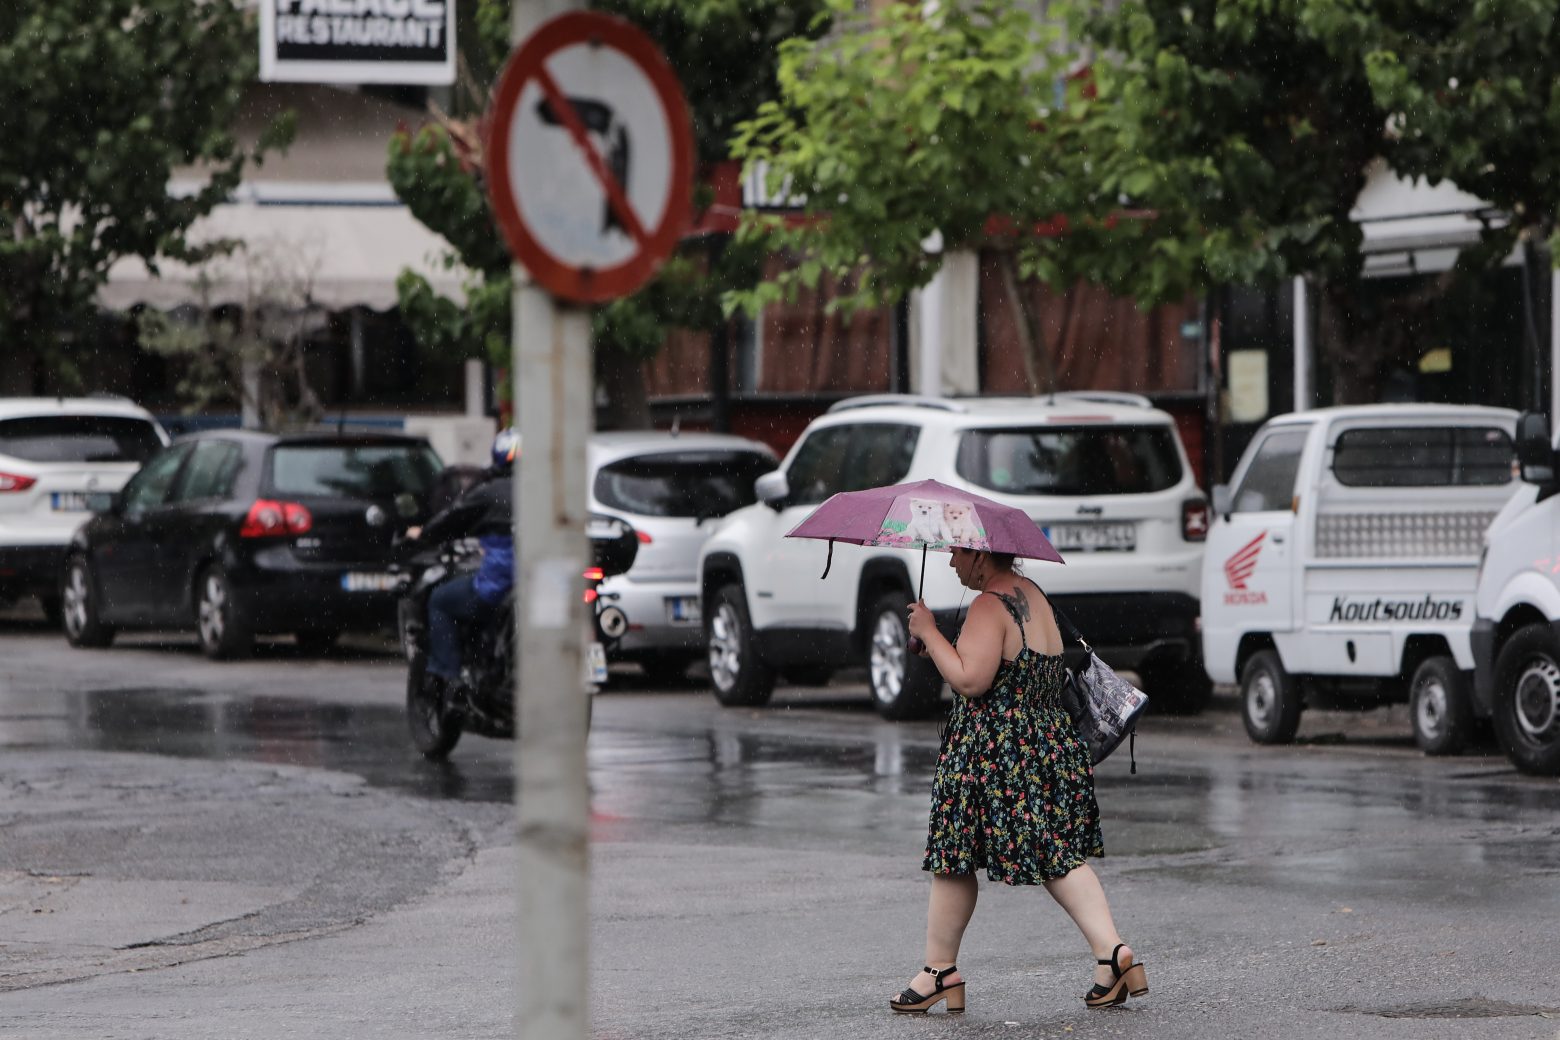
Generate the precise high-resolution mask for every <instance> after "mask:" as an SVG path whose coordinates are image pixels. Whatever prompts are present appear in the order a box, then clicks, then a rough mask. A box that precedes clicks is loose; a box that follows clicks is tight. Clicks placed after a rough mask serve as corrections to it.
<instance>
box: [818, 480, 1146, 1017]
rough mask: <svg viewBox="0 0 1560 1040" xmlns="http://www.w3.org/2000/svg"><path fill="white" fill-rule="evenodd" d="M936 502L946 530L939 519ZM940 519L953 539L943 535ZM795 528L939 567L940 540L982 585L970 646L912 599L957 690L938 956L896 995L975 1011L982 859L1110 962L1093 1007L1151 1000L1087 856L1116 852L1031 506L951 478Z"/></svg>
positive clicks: (938, 776)
mask: <svg viewBox="0 0 1560 1040" xmlns="http://www.w3.org/2000/svg"><path fill="white" fill-rule="evenodd" d="M852 494H855V495H857V496H859V498H857V499H856V500H854V501H852V500H851V495H852ZM933 503H936V505H935V506H934V505H933ZM863 510H864V511H865V512H863ZM934 513H935V514H936V515H937V516H939V517H941V518H943V519H944V523H943V524H942V525H941V527H936V526H935V525H933V524H931V523H930V522H929V518H930V517H932V516H933V514H934ZM874 526H876V533H873V530H872V528H873V527H874ZM934 530H935V531H936V533H937V535H938V536H942V537H939V538H938V540H935V541H932V540H928V537H927V536H931V535H932V532H933V531H934ZM906 532H920V533H921V534H922V537H915V538H906V537H905V534H906ZM791 534H792V535H793V536H797V537H822V538H829V539H831V541H832V540H844V541H852V542H857V543H859V544H872V545H902V546H905V547H906V548H919V549H921V550H922V554H923V556H922V559H923V567H924V560H925V555H924V554H925V552H926V550H927V549H939V550H948V551H951V553H952V555H953V560H952V567H953V569H954V572H955V573H956V574H957V575H958V578H959V581H960V582H961V583H962V584H963V585H964V586H965V587H967V588H969V589H972V590H974V591H975V592H977V593H978V595H977V596H976V597H975V599H974V601H973V602H972V603H971V604H970V609H969V613H968V615H967V617H966V618H965V621H964V625H963V628H962V629H961V630H960V632H959V634H958V640H957V643H953V642H949V641H948V639H947V638H945V637H944V636H943V635H942V633H941V632H940V631H939V630H938V628H937V623H936V621H935V620H934V619H933V616H932V613H931V611H930V610H928V609H927V607H926V604H925V603H924V602H922V601H921V600H920V599H919V598H918V599H917V600H916V602H914V603H912V604H911V605H910V607H909V611H910V617H909V627H910V633H911V635H912V636H914V637H915V638H916V639H918V640H919V641H920V642H921V644H922V645H923V649H922V650H921V652H922V653H924V654H926V655H927V656H929V657H930V658H931V660H932V662H933V663H934V664H936V666H937V670H938V671H939V672H941V673H942V675H943V677H944V678H945V679H947V681H948V684H949V685H950V686H951V687H952V688H953V692H954V693H955V694H956V697H955V699H954V706H953V711H952V713H951V715H950V716H949V719H948V725H947V728H946V730H945V731H944V735H943V743H942V749H941V753H940V754H939V756H938V762H937V769H936V772H935V774H934V776H933V780H932V811H931V820H930V825H929V828H928V831H929V833H928V837H927V847H926V856H925V859H924V861H923V863H922V869H924V870H926V871H929V872H930V873H931V875H932V891H931V901H930V904H929V906H928V908H927V919H926V959H925V965H926V966H925V967H924V968H923V969H922V971H921V972H920V974H918V975H916V977H915V978H914V979H912V980H911V981H910V985H909V986H907V987H906V988H905V989H904V991H903V992H901V993H900V994H899V995H898V996H896V997H894V998H892V999H891V1000H890V1001H889V1006H890V1007H891V1008H892V1009H893V1010H894V1011H896V1012H901V1013H909V1014H924V1013H925V1012H927V1011H929V1010H930V1009H931V1008H933V1007H935V1006H936V1005H937V1004H938V1003H941V1002H943V1001H946V1002H947V1005H946V1006H947V1010H948V1011H950V1012H960V1011H963V1010H964V1006H965V983H964V977H963V976H962V975H961V974H960V973H959V970H958V968H957V967H956V963H955V962H956V961H957V960H958V955H959V947H960V944H961V942H962V941H963V938H964V931H965V928H966V927H967V926H968V924H969V922H970V917H971V915H972V914H973V913H974V911H975V900H976V895H977V891H978V882H977V880H976V871H978V870H981V869H982V868H984V869H985V871H986V876H987V877H988V878H989V879H990V880H992V881H1001V882H1004V883H1006V884H1010V885H1044V886H1045V888H1046V890H1047V891H1048V892H1049V893H1050V894H1051V896H1052V898H1054V899H1055V900H1056V901H1057V902H1058V903H1060V904H1061V906H1062V909H1064V910H1065V911H1067V914H1068V915H1069V916H1070V917H1071V918H1072V920H1073V922H1074V923H1075V924H1076V925H1077V926H1078V928H1079V930H1080V931H1081V932H1082V933H1083V937H1084V939H1085V940H1086V941H1087V942H1088V944H1089V947H1090V949H1091V950H1092V951H1093V952H1094V958H1095V961H1096V965H1097V966H1096V969H1095V973H1094V987H1093V988H1092V989H1090V990H1089V991H1088V992H1087V993H1086V994H1084V1001H1085V1002H1086V1003H1087V1005H1088V1006H1089V1007H1091V1008H1092V1007H1105V1006H1108V1005H1112V1004H1120V1003H1123V1002H1124V1001H1125V1000H1126V999H1127V996H1128V994H1131V995H1132V996H1135V997H1141V996H1144V995H1146V994H1147V993H1148V978H1147V974H1146V973H1145V971H1144V969H1143V965H1142V964H1141V963H1140V962H1139V961H1138V960H1137V958H1136V956H1135V955H1134V952H1133V950H1132V949H1131V948H1130V947H1129V946H1127V945H1126V944H1125V943H1123V942H1122V941H1121V936H1120V935H1119V934H1117V932H1116V925H1115V923H1114V921H1113V920H1112V918H1111V913H1110V905H1109V903H1107V902H1106V899H1105V891H1104V889H1103V887H1102V886H1101V885H1100V880H1099V877H1098V876H1097V875H1096V874H1095V873H1094V871H1093V870H1092V869H1091V868H1090V867H1089V865H1088V863H1087V862H1086V860H1087V859H1088V858H1089V857H1092V856H1102V855H1104V853H1105V848H1104V843H1103V841H1102V839H1101V836H1100V819H1099V815H1100V814H1099V806H1098V805H1097V804H1096V802H1095V798H1094V776H1093V770H1092V766H1091V764H1090V763H1091V759H1090V754H1089V749H1088V746H1087V745H1086V744H1085V743H1084V742H1083V741H1082V740H1080V739H1079V738H1078V735H1077V733H1076V732H1075V730H1074V728H1073V724H1072V720H1071V718H1070V717H1069V715H1068V714H1067V711H1066V710H1065V709H1064V708H1063V706H1062V703H1061V699H1060V695H1061V689H1062V683H1063V680H1064V672H1063V668H1064V666H1063V659H1062V637H1061V633H1060V632H1059V631H1058V629H1057V625H1056V619H1055V615H1054V613H1053V611H1052V609H1051V606H1050V603H1049V602H1048V601H1047V600H1046V597H1045V594H1044V593H1043V592H1041V591H1040V587H1039V586H1038V585H1036V584H1035V583H1034V582H1033V581H1031V580H1030V579H1028V578H1026V577H1024V576H1023V575H1022V574H1021V573H1019V571H1018V570H1017V569H1016V567H1015V557H1017V556H1026V557H1030V558H1034V559H1048V560H1054V561H1056V562H1058V563H1060V562H1062V560H1061V555H1060V554H1059V553H1057V551H1056V549H1055V548H1054V547H1053V546H1051V544H1050V542H1049V541H1048V540H1047V539H1046V538H1045V536H1044V534H1043V533H1042V532H1041V531H1040V529H1039V528H1038V527H1036V526H1035V523H1034V521H1032V520H1031V519H1030V518H1029V517H1028V516H1027V515H1025V514H1024V513H1023V512H1022V511H1020V510H1017V509H1012V508H1010V507H1008V506H1003V505H1001V504H1000V503H997V502H993V501H991V500H990V499H987V498H983V497H981V496H979V495H973V494H970V493H969V492H965V491H961V490H958V489H955V488H951V487H947V486H945V485H943V484H939V483H937V482H936V481H920V482H917V483H915V484H909V485H900V486H897V487H894V488H877V489H873V490H871V491H866V492H859V493H847V494H841V495H836V496H835V497H834V498H832V499H830V500H829V501H828V502H826V503H824V504H823V505H822V506H820V507H819V509H818V510H817V512H815V513H814V514H813V515H812V516H811V517H809V518H808V519H807V520H806V521H804V522H803V523H802V524H801V525H800V526H799V527H798V528H797V529H796V530H795V531H793V532H791Z"/></svg>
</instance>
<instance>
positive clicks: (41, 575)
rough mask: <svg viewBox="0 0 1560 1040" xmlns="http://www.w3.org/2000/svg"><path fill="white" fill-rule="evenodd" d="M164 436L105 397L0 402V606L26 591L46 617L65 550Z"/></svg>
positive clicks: (55, 604) (135, 410)
mask: <svg viewBox="0 0 1560 1040" xmlns="http://www.w3.org/2000/svg"><path fill="white" fill-rule="evenodd" d="M167 443H168V435H167V434H166V433H164V432H163V428H162V427H161V426H159V425H158V424H157V420H155V419H153V418H152V415H151V413H150V412H148V411H146V409H144V408H141V407H138V406H137V405H134V404H131V403H130V402H129V401H125V400H121V399H119V398H113V397H81V398H70V397H0V602H4V601H5V600H8V599H14V598H16V597H18V596H23V595H27V594H29V593H31V594H33V595H36V596H37V597H38V599H39V602H41V603H42V605H43V609H44V612H45V613H47V614H49V615H50V617H51V619H54V618H55V617H56V615H58V613H59V605H60V594H59V588H60V571H61V569H62V567H63V566H64V562H65V547H66V546H67V545H69V544H70V539H71V535H73V534H75V533H76V528H78V527H80V526H81V524H82V522H83V521H85V520H86V519H87V518H88V517H90V516H91V515H92V513H91V499H90V496H92V495H94V494H106V493H110V492H114V491H118V490H119V489H120V488H121V487H122V486H123V485H124V483H125V481H127V480H129V479H130V476H131V475H132V474H133V473H135V471H136V470H137V469H139V468H140V467H141V463H143V462H145V461H146V460H147V458H149V457H150V456H151V455H152V454H153V453H154V452H156V451H157V450H158V449H160V448H162V446H163V445H165V444H167Z"/></svg>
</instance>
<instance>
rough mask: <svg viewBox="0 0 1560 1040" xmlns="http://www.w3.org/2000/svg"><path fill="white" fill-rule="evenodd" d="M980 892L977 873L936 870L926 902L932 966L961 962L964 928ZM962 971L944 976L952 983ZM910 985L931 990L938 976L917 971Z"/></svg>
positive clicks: (920, 990) (922, 990)
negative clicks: (944, 872)
mask: <svg viewBox="0 0 1560 1040" xmlns="http://www.w3.org/2000/svg"><path fill="white" fill-rule="evenodd" d="M979 894H980V883H979V882H977V881H976V880H975V875H974V874H933V875H932V894H931V897H930V899H929V900H928V902H927V906H926V960H925V961H924V962H923V963H924V964H926V965H927V966H928V967H931V968H946V967H948V966H949V965H950V964H954V963H957V961H958V959H959V944H960V943H961V942H962V941H963V940H964V929H965V928H966V927H968V925H969V923H970V916H971V915H972V914H974V913H975V897H976V896H978V895H979ZM962 980H963V976H962V975H961V974H959V973H958V972H955V973H954V974H952V975H949V976H947V977H945V978H944V979H943V984H944V985H948V984H951V983H954V982H960V981H962ZM910 988H911V989H913V990H915V991H916V992H917V993H931V992H932V991H933V990H935V989H936V988H937V980H936V979H934V978H932V977H931V976H930V975H928V974H927V973H926V972H924V971H922V972H917V973H916V976H915V978H914V979H912V980H911V981H910Z"/></svg>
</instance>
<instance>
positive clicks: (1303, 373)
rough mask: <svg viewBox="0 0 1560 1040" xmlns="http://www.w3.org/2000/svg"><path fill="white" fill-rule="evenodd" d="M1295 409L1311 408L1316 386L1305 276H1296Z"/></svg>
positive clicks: (1309, 302)
mask: <svg viewBox="0 0 1560 1040" xmlns="http://www.w3.org/2000/svg"><path fill="white" fill-rule="evenodd" d="M1294 285H1295V293H1294V295H1295V301H1294V303H1295V306H1294V310H1295V411H1297V412H1305V411H1309V410H1310V409H1311V403H1312V402H1311V398H1312V396H1313V394H1314V393H1315V388H1314V387H1313V386H1312V385H1311V372H1312V369H1311V301H1310V299H1309V293H1307V291H1306V283H1305V276H1304V275H1300V276H1298V277H1296V278H1295V282H1294Z"/></svg>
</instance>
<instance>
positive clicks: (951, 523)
mask: <svg viewBox="0 0 1560 1040" xmlns="http://www.w3.org/2000/svg"><path fill="white" fill-rule="evenodd" d="M786 537H787V538H823V539H827V540H828V542H829V555H830V559H831V560H832V559H833V553H834V543H835V542H851V543H852V544H855V545H886V546H891V547H893V548H896V549H920V550H921V551H922V560H921V573H922V576H923V578H924V576H925V573H926V559H925V552H926V550H927V549H937V550H940V551H942V552H947V551H949V550H952V549H954V548H964V549H978V550H982V551H985V552H999V553H1012V554H1013V555H1014V556H1023V557H1027V558H1028V559H1032V560H1053V561H1055V562H1056V563H1063V562H1065V561H1064V560H1063V559H1062V554H1061V553H1059V552H1057V551H1056V547H1055V546H1054V545H1052V544H1051V540H1050V539H1049V538H1047V537H1046V536H1045V533H1044V532H1043V531H1041V530H1040V527H1039V525H1037V524H1036V523H1035V522H1034V521H1033V520H1032V519H1030V517H1029V514H1028V513H1025V512H1024V511H1023V510H1022V509H1015V508H1013V507H1012V506H1005V505H1003V504H1002V503H1001V502H993V501H992V500H991V499H989V498H983V497H982V496H980V495H976V494H971V493H970V492H968V491H963V490H960V489H959V488H953V487H949V486H948V485H947V484H943V483H940V482H938V481H935V480H917V481H914V482H912V483H909V484H894V485H891V486H889V487H880V488H868V489H867V490H865V491H841V492H840V493H839V494H837V495H834V496H833V497H832V498H830V499H829V500H828V501H827V502H825V503H823V505H821V506H819V507H818V508H817V509H815V510H813V512H812V515H811V516H809V517H808V518H807V519H806V520H803V521H802V522H801V523H799V524H797V525H796V527H795V528H793V529H792V530H791V531H790V532H788V533H787V534H786ZM823 574H824V577H828V574H829V568H828V566H827V565H825V567H824V570H823Z"/></svg>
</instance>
